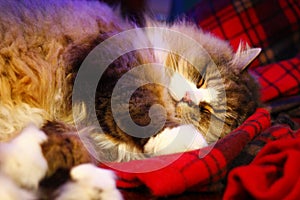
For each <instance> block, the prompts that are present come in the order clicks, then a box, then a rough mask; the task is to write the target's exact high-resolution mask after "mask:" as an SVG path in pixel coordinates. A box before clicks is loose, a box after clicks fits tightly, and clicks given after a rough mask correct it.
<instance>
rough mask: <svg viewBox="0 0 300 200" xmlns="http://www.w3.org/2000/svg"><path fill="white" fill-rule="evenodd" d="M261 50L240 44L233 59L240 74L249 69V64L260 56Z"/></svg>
mask: <svg viewBox="0 0 300 200" xmlns="http://www.w3.org/2000/svg"><path fill="white" fill-rule="evenodd" d="M260 52H261V48H250V47H249V46H248V44H246V45H244V44H243V43H240V45H239V47H238V50H237V52H236V53H235V55H234V58H233V64H234V66H235V67H236V68H237V70H238V71H239V72H241V71H243V70H245V69H247V67H248V66H249V64H250V63H251V62H252V61H253V60H254V59H255V58H256V57H257V56H258V55H259V54H260Z"/></svg>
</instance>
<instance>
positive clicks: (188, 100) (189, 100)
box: [182, 92, 193, 105]
mask: <svg viewBox="0 0 300 200" xmlns="http://www.w3.org/2000/svg"><path fill="white" fill-rule="evenodd" d="M182 101H183V102H185V103H187V104H189V105H191V104H192V103H193V100H192V98H191V93H190V92H186V93H185V95H184V96H183V97H182Z"/></svg>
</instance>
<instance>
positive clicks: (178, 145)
mask: <svg viewBox="0 0 300 200" xmlns="http://www.w3.org/2000/svg"><path fill="white" fill-rule="evenodd" d="M205 146H207V142H206V140H205V139H204V137H203V135H202V134H201V133H199V131H198V130H197V129H196V128H195V127H194V126H193V125H190V124H188V125H181V126H178V127H175V128H165V129H164V130H163V131H162V132H160V133H159V134H158V135H156V136H152V137H151V138H150V140H149V141H148V142H147V143H146V145H145V147H144V150H145V152H146V153H148V154H151V155H164V154H172V153H179V152H185V151H190V150H195V149H200V148H202V147H205Z"/></svg>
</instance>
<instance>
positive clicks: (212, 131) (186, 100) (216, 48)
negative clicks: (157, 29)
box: [165, 26, 261, 142]
mask: <svg viewBox="0 0 300 200" xmlns="http://www.w3.org/2000/svg"><path fill="white" fill-rule="evenodd" d="M176 30H177V31H179V30H181V29H180V26H176ZM181 33H183V34H189V36H191V37H193V39H194V40H195V42H197V43H198V44H200V45H201V47H202V49H203V52H200V53H199V52H197V51H196V49H195V50H194V49H188V48H187V49H188V51H189V52H190V53H189V54H190V55H192V56H190V57H192V60H187V59H186V58H184V57H182V56H180V55H177V54H174V53H169V54H168V55H167V56H165V65H166V66H167V67H170V68H172V69H173V72H172V73H171V75H170V83H169V93H170V96H171V97H172V98H173V99H174V100H175V102H176V116H177V117H178V118H180V119H181V120H182V123H192V124H194V125H195V126H196V127H197V128H198V129H199V130H200V131H201V132H202V133H207V135H206V139H207V140H208V142H212V141H215V140H216V139H218V138H219V137H222V136H224V135H225V134H227V133H229V132H230V131H232V130H233V129H234V128H236V127H237V126H238V125H240V124H241V123H242V122H243V121H244V120H245V119H246V118H247V117H248V116H249V115H250V114H252V113H253V112H254V111H255V109H256V108H257V106H258V104H259V97H258V96H259V95H258V85H257V84H256V82H255V80H254V79H253V78H252V77H251V76H250V75H249V73H248V72H247V67H248V66H249V64H250V63H251V62H252V61H253V60H254V59H255V58H256V57H257V56H258V55H259V53H260V51H261V49H260V48H250V47H249V46H248V45H244V44H243V43H241V44H240V46H239V48H238V50H237V51H236V52H233V50H232V48H231V47H230V46H229V45H228V43H227V42H224V41H222V40H220V39H218V38H215V37H213V36H211V35H210V34H205V33H203V32H202V31H201V30H197V29H195V28H192V31H191V30H190V29H188V28H187V27H186V26H184V27H183V31H181ZM169 42H170V43H171V44H172V42H173V41H171V40H170V41H169ZM177 43H178V42H176V44H177ZM179 43H180V42H179ZM176 44H175V41H174V44H173V45H174V46H176ZM188 46H189V44H184V45H182V47H183V48H186V47H188ZM191 47H193V45H191ZM192 63H201V64H200V65H199V66H194V65H193V64H192Z"/></svg>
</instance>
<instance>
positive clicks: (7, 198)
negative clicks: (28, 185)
mask: <svg viewBox="0 0 300 200" xmlns="http://www.w3.org/2000/svg"><path fill="white" fill-rule="evenodd" d="M0 185H1V187H0V199H1V200H20V199H22V200H23V199H24V200H30V199H37V197H36V195H35V194H34V193H31V192H29V191H27V190H25V189H23V188H20V187H19V186H18V185H17V184H16V183H15V182H14V181H13V180H11V178H10V177H8V176H6V175H5V174H1V173H0Z"/></svg>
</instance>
